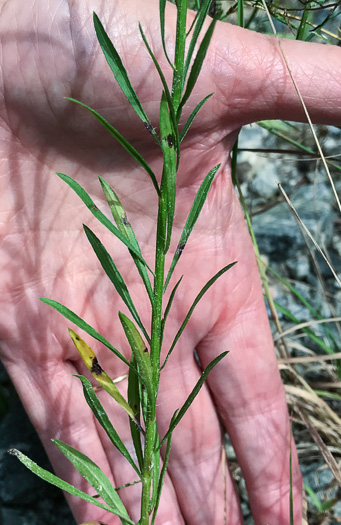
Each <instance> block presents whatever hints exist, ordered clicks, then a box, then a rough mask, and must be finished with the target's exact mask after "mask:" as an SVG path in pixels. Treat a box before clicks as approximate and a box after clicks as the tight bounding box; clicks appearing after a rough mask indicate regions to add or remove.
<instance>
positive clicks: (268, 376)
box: [198, 212, 302, 523]
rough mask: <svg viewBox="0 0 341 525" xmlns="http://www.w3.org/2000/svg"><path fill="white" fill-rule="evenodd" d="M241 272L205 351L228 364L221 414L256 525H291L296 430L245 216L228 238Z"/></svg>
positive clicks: (221, 380)
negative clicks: (225, 353) (292, 439)
mask: <svg viewBox="0 0 341 525" xmlns="http://www.w3.org/2000/svg"><path fill="white" fill-rule="evenodd" d="M227 238H228V239H229V245H230V246H231V247H233V255H232V258H233V259H236V260H237V261H238V263H237V265H236V266H235V267H234V268H233V269H232V270H231V271H230V272H229V273H228V275H227V276H226V278H225V279H224V280H222V281H221V285H220V290H218V292H217V297H216V301H217V302H218V301H219V300H220V299H219V294H221V296H222V298H221V301H222V303H221V304H222V308H221V316H220V318H219V321H218V322H217V323H216V325H215V327H214V328H213V330H212V331H211V333H210V334H209V335H208V336H207V337H206V338H205V339H204V340H203V341H202V342H201V343H200V345H199V346H198V355H199V358H200V361H201V362H202V364H203V366H206V365H207V364H208V362H209V361H211V360H212V359H213V357H215V356H216V355H217V354H218V353H220V352H222V351H225V350H229V352H230V353H229V354H228V356H227V358H226V360H225V361H224V362H222V363H220V364H219V365H218V366H217V367H216V368H215V369H214V370H213V371H212V372H211V374H210V376H209V377H208V385H209V388H210V390H211V392H212V396H213V398H214V401H215V403H216V404H217V407H218V410H219V413H220V414H221V416H222V419H223V421H224V424H225V426H226V430H227V432H228V434H229V436H230V438H231V441H232V444H233V446H234V448H235V451H236V454H237V458H238V462H239V464H240V466H241V468H242V471H243V474H244V477H245V481H246V486H247V490H248V494H249V498H250V503H251V508H252V512H253V515H254V518H255V521H256V523H289V522H290V512H289V508H290V506H289V487H290V477H289V454H290V446H289V444H290V425H289V419H288V412H287V407H286V402H285V396H284V389H283V385H282V382H281V378H280V375H279V372H278V366H277V362H276V357H275V353H274V349H273V343H272V338H271V333H270V329H269V324H268V320H267V316H266V311H265V306H264V300H263V296H262V290H261V285H260V280H259V275H258V269H257V265H256V260H255V256H254V252H253V247H252V245H251V241H250V238H249V235H248V233H247V231H246V226H245V224H244V221H243V219H242V216H241V212H240V221H239V224H238V221H237V224H234V225H233V229H232V228H229V229H228V231H227ZM292 482H293V492H294V502H295V523H299V520H300V518H301V493H302V482H301V476H300V473H299V467H298V462H297V455H296V453H295V451H293V479H292Z"/></svg>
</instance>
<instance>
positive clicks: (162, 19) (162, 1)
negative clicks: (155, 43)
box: [160, 0, 174, 69]
mask: <svg viewBox="0 0 341 525" xmlns="http://www.w3.org/2000/svg"><path fill="white" fill-rule="evenodd" d="M165 12H166V0H160V29H161V40H162V47H163V52H164V54H165V57H166V58H167V61H168V64H169V65H170V66H171V68H172V69H174V65H173V64H172V62H171V60H170V58H169V56H168V53H167V49H166V41H165Z"/></svg>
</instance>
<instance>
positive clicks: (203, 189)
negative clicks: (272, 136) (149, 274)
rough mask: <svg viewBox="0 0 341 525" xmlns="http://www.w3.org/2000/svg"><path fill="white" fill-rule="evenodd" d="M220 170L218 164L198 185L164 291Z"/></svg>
mask: <svg viewBox="0 0 341 525" xmlns="http://www.w3.org/2000/svg"><path fill="white" fill-rule="evenodd" d="M219 168H220V164H218V165H217V166H215V167H214V168H212V169H211V171H210V172H209V173H208V174H207V175H206V177H205V178H204V180H203V182H202V183H201V185H200V188H199V189H198V192H197V194H196V196H195V199H194V202H193V204H192V207H191V210H190V212H189V214H188V218H187V221H186V224H185V226H184V229H183V230H182V234H181V237H180V241H179V244H178V247H177V249H176V252H175V254H174V256H173V260H172V264H171V266H170V268H169V271H168V274H167V278H166V282H165V286H164V289H166V288H167V286H168V283H169V280H170V278H171V277H172V274H173V271H174V268H175V266H176V264H177V262H178V260H179V259H180V256H181V254H182V252H183V250H184V248H185V246H186V243H187V241H188V238H189V236H190V234H191V232H192V230H193V228H194V225H195V223H196V222H197V219H198V217H199V215H200V212H201V210H202V207H203V205H204V204H205V200H206V197H207V194H208V192H209V189H210V187H211V185H212V182H213V180H214V177H215V175H216V173H217V171H218V170H219Z"/></svg>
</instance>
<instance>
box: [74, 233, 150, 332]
mask: <svg viewBox="0 0 341 525" xmlns="http://www.w3.org/2000/svg"><path fill="white" fill-rule="evenodd" d="M83 228H84V231H85V234H86V236H87V238H88V240H89V242H90V244H91V246H92V248H93V250H94V252H95V254H96V255H97V258H98V260H99V262H100V263H101V265H102V268H103V270H104V271H105V273H106V274H107V276H108V277H109V279H110V281H111V282H112V283H113V285H114V286H115V288H116V291H117V293H118V294H119V296H120V297H121V299H122V300H123V302H124V304H125V305H126V306H127V308H128V310H129V312H130V313H131V315H132V316H133V318H134V319H135V321H136V322H137V324H138V325H139V327H140V328H141V330H142V332H143V334H144V336H145V338H146V339H147V341H148V342H150V339H149V336H148V334H147V332H146V330H145V328H144V326H143V324H142V321H141V319H140V316H139V314H138V313H137V310H136V308H135V305H134V303H133V300H132V298H131V296H130V293H129V291H128V288H127V286H126V283H125V282H124V279H123V277H122V275H121V274H120V272H119V271H118V269H117V266H116V265H115V263H114V261H113V260H112V258H111V257H110V255H109V253H108V252H107V250H106V249H105V247H104V246H103V244H102V243H101V241H100V240H99V238H98V237H97V236H96V235H95V234H94V233H93V232H92V231H91V230H90V228H88V227H87V226H85V224H84V225H83Z"/></svg>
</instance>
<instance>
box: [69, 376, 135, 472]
mask: <svg viewBox="0 0 341 525" xmlns="http://www.w3.org/2000/svg"><path fill="white" fill-rule="evenodd" d="M130 373H132V374H135V372H134V371H133V370H132V368H129V374H130ZM135 375H136V374H135ZM75 377H77V378H78V379H80V381H81V382H82V386H83V393H84V398H85V400H86V402H87V403H88V405H89V407H90V408H91V410H92V412H93V414H94V416H95V417H96V419H97V421H98V422H99V424H100V425H101V426H102V428H103V429H104V430H105V432H106V434H107V436H108V438H109V439H110V441H111V442H112V443H113V445H115V447H116V448H117V450H119V451H120V452H121V454H122V455H123V456H124V457H125V458H126V460H127V461H128V462H129V463H130V465H131V466H132V467H133V469H134V470H135V472H136V473H137V475H138V476H139V477H141V473H140V471H139V469H138V467H137V465H136V464H135V462H134V460H133V458H132V457H131V455H130V454H129V451H128V449H127V448H126V446H125V445H124V443H123V441H122V440H121V438H120V437H119V435H118V434H117V432H116V430H115V429H114V427H113V426H112V423H111V421H110V419H109V417H108V415H107V413H106V411H105V410H104V408H103V406H102V405H101V403H100V401H99V399H98V397H97V396H96V394H95V391H94V389H93V386H92V384H91V383H90V381H89V380H88V379H86V378H85V377H84V376H81V375H75ZM136 377H137V376H136ZM128 388H129V387H128ZM128 403H129V405H130V406H132V405H131V404H130V401H129V391H128ZM132 408H133V407H132ZM135 416H136V414H135ZM129 421H130V422H131V425H132V427H133V428H134V430H136V432H137V434H138V435H140V432H139V430H138V429H137V427H136V425H135V423H134V422H133V421H132V420H131V419H130V418H129Z"/></svg>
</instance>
